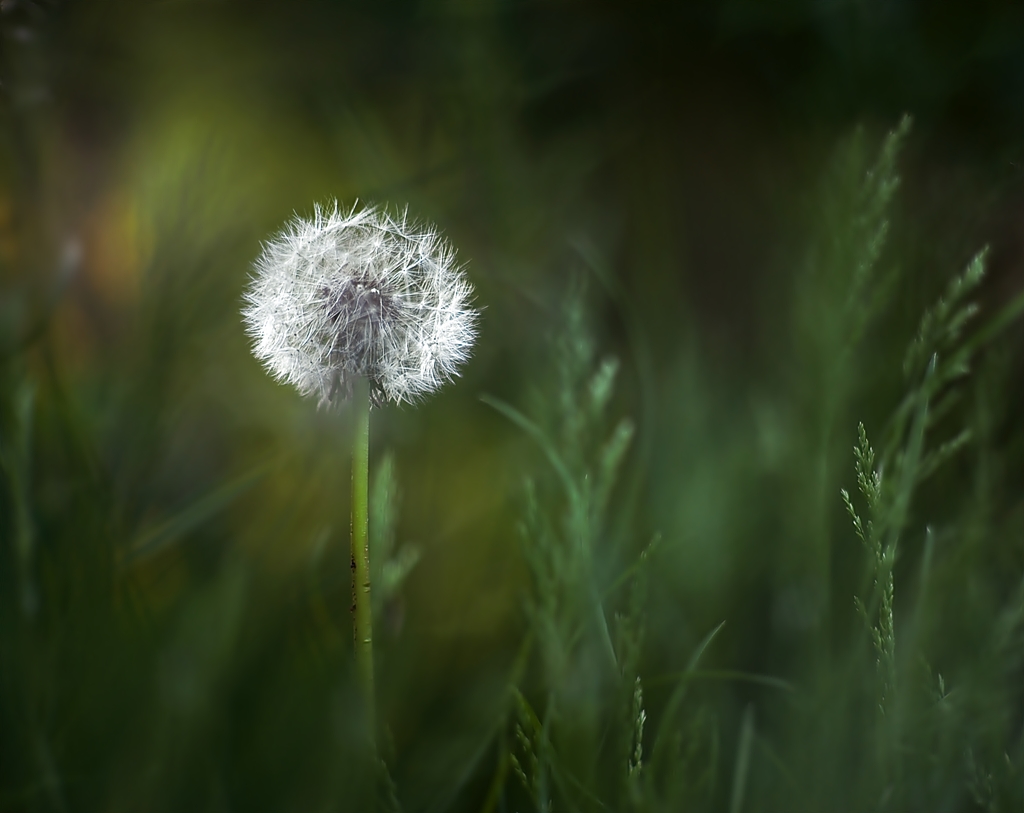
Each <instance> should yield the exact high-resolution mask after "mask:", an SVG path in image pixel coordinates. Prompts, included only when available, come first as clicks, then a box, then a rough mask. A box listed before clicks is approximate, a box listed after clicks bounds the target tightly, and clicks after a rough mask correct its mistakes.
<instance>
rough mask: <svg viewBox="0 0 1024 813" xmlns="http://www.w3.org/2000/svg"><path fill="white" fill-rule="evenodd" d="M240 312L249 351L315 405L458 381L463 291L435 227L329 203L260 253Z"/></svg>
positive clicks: (468, 337) (465, 327)
mask: <svg viewBox="0 0 1024 813" xmlns="http://www.w3.org/2000/svg"><path fill="white" fill-rule="evenodd" d="M255 270H256V274H255V276H254V278H253V279H252V283H251V285H250V287H249V290H248V292H247V293H246V296H245V299H246V303H247V305H246V308H245V310H244V312H243V314H244V317H245V322H246V326H247V330H248V333H249V335H250V336H251V337H252V339H253V342H254V345H253V353H254V355H255V356H256V358H258V359H259V360H260V361H262V362H263V363H264V364H265V365H266V367H267V369H268V370H269V371H270V373H271V375H273V376H274V377H275V378H276V379H277V380H279V381H284V382H287V383H290V384H292V385H294V386H295V387H296V388H297V389H298V390H299V392H300V393H302V394H303V395H316V396H317V397H318V399H319V402H320V403H321V404H329V403H332V402H337V401H340V400H343V399H345V398H349V397H351V396H352V394H353V391H354V387H355V384H356V382H357V381H359V380H360V379H362V380H365V381H366V382H367V383H368V385H369V391H370V398H371V401H372V403H373V404H374V405H377V406H379V405H381V404H382V403H384V402H385V401H393V402H394V403H396V404H401V403H414V402H416V401H419V400H421V399H422V398H423V397H424V396H426V395H428V394H429V393H431V392H433V391H435V390H436V389H438V388H439V387H440V386H441V385H442V384H444V383H445V382H447V381H450V380H451V379H453V378H454V377H456V376H457V375H458V372H459V368H460V367H461V366H462V364H463V363H464V362H465V361H466V360H467V359H468V357H469V353H470V350H471V348H472V346H473V342H474V340H475V338H476V320H477V312H476V311H475V310H474V309H473V308H472V307H471V306H470V303H471V300H472V294H473V289H472V287H471V286H470V284H469V282H468V281H467V280H466V277H465V275H464V274H463V273H462V270H461V269H460V268H459V267H458V266H457V265H456V262H455V250H454V249H453V248H452V246H451V244H450V243H449V242H448V241H447V240H445V239H444V238H443V237H442V236H441V235H440V234H439V233H438V232H437V230H436V229H434V228H432V227H429V226H421V225H418V224H415V223H411V222H409V221H408V219H407V218H406V215H405V214H404V213H403V214H400V215H398V216H392V215H389V214H388V213H387V212H386V211H384V210H382V209H379V208H373V207H371V208H366V209H363V210H361V211H355V209H353V210H351V211H349V212H348V213H345V212H343V211H341V210H340V209H339V208H338V205H337V203H335V204H334V205H333V206H332V207H331V208H329V209H322V208H320V207H317V208H316V210H315V214H314V216H313V217H312V218H311V219H307V218H301V217H296V218H295V219H294V220H292V222H291V223H290V224H289V225H288V226H287V227H286V228H285V229H284V230H282V231H281V232H280V233H279V234H277V235H276V236H274V237H273V238H272V239H271V240H270V241H269V242H267V243H266V244H265V245H264V247H263V253H262V254H261V255H260V257H259V259H257V260H256V263H255Z"/></svg>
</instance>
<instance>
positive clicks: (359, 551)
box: [352, 380, 376, 741]
mask: <svg viewBox="0 0 1024 813" xmlns="http://www.w3.org/2000/svg"><path fill="white" fill-rule="evenodd" d="M353 403H354V407H355V438H354V440H353V444H352V616H353V632H354V635H355V657H356V672H357V673H358V675H359V683H360V687H361V689H362V691H363V699H364V701H365V702H366V718H367V726H368V729H369V733H370V738H371V741H372V740H373V737H374V733H375V726H376V720H375V714H374V706H375V699H374V689H373V611H372V606H371V604H370V545H369V535H368V533H367V524H368V523H367V504H368V497H367V492H368V489H369V469H370V390H369V385H368V383H367V382H366V381H365V380H361V381H360V382H359V383H358V384H357V385H356V387H355V393H354V395H353Z"/></svg>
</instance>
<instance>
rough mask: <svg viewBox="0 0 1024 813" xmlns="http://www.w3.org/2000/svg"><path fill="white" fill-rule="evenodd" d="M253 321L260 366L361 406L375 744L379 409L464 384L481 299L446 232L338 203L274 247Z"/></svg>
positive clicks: (355, 541) (355, 537) (358, 615)
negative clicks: (373, 567)
mask: <svg viewBox="0 0 1024 813" xmlns="http://www.w3.org/2000/svg"><path fill="white" fill-rule="evenodd" d="M255 272H256V273H255V275H254V277H253V278H252V281H251V284H250V286H249V289H248V291H247V292H246V294H245V301H246V306H245V308H244V309H243V311H242V315H243V317H244V320H245V324H246V330H247V332H248V333H249V335H250V336H251V337H252V339H253V354H254V355H255V356H256V358H258V359H259V360H260V361H262V362H263V363H264V364H265V365H266V367H267V369H268V370H269V371H270V373H271V375H273V376H274V377H275V378H276V379H278V380H279V381H285V382H288V383H290V384H293V385H294V386H295V387H296V388H297V389H298V390H299V392H300V393H302V394H303V395H316V396H317V398H318V399H319V402H320V404H321V405H324V404H332V403H337V402H340V401H342V400H344V399H351V400H352V401H353V405H354V408H355V437H354V441H353V447H352V562H351V566H352V614H353V631H354V637H355V656H356V666H357V671H358V674H359V678H360V682H361V684H362V688H363V692H364V696H365V700H366V708H367V723H368V732H369V734H370V738H371V743H372V741H373V734H374V728H375V724H374V705H375V704H374V679H373V618H372V611H371V607H372V604H371V598H370V553H369V545H368V533H367V531H368V528H367V490H368V482H369V445H370V441H369V437H370V413H369V410H370V405H371V404H373V405H376V406H380V405H381V404H383V403H385V402H386V401H393V402H394V403H396V404H402V403H414V402H416V401H419V400H421V399H422V398H423V397H424V396H426V395H427V394H429V393H431V392H433V391H434V390H436V389H438V388H439V387H440V386H441V385H442V384H444V383H445V382H446V381H450V380H451V379H453V378H455V377H456V376H457V375H458V373H459V368H460V367H461V365H462V364H463V363H464V362H465V361H466V360H467V359H468V358H469V353H470V350H471V349H472V346H473V342H474V340H475V339H476V321H477V312H476V310H474V309H473V308H472V307H471V301H472V296H473V289H472V287H471V286H470V284H469V282H468V281H467V280H466V277H465V275H464V274H463V273H462V270H461V269H460V267H459V266H458V265H456V262H455V250H454V249H453V248H452V246H451V244H450V243H448V241H447V240H445V239H444V238H443V237H441V235H440V234H439V233H438V232H437V230H436V229H434V228H432V227H429V226H423V225H419V224H415V223H411V222H410V221H409V220H408V219H407V216H406V215H405V213H402V214H399V215H396V216H393V215H390V214H388V213H387V212H386V211H385V210H383V209H380V208H375V207H369V208H365V209H362V210H361V211H356V209H355V208H352V209H351V210H349V211H348V212H347V213H346V212H343V211H342V210H341V209H339V207H338V204H337V203H336V202H335V203H334V204H333V205H332V206H331V207H330V208H329V209H323V208H320V207H317V208H316V209H315V213H314V215H313V217H312V218H311V219H306V218H301V217H296V218H295V219H294V220H292V221H291V223H290V224H289V225H288V226H286V227H285V228H284V229H283V230H282V231H281V232H279V233H278V234H277V235H275V236H274V237H273V238H271V239H270V240H269V241H268V242H267V243H265V244H264V246H263V252H262V254H261V255H260V256H259V258H258V259H257V260H256V263H255Z"/></svg>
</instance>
